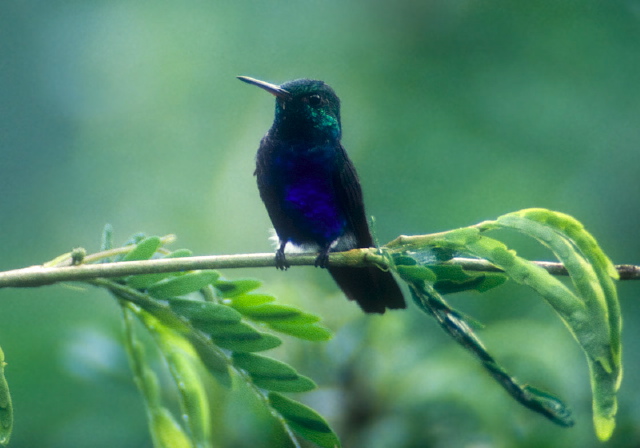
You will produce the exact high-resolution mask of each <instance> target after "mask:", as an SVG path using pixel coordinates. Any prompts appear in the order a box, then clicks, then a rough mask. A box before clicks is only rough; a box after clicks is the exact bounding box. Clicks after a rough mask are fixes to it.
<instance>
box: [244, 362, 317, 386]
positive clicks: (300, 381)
mask: <svg viewBox="0 0 640 448" xmlns="http://www.w3.org/2000/svg"><path fill="white" fill-rule="evenodd" d="M232 359H233V363H234V364H235V365H236V367H239V368H241V369H243V370H245V371H247V373H249V375H250V376H251V380H252V381H253V383H254V384H255V385H256V386H258V387H260V388H262V389H266V390H271V391H276V392H306V391H309V390H313V389H315V388H316V384H315V383H314V382H313V381H312V380H311V379H310V378H307V377H306V376H303V375H300V374H299V373H298V372H296V370H295V369H294V368H293V367H291V366H289V365H288V364H285V363H283V362H280V361H277V360H275V359H272V358H267V357H265V356H260V355H254V354H249V353H234V354H233V357H232Z"/></svg>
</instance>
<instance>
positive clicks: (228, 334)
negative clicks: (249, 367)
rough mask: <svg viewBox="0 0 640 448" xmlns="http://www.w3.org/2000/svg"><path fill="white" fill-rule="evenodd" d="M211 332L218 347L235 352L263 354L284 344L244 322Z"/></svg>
mask: <svg viewBox="0 0 640 448" xmlns="http://www.w3.org/2000/svg"><path fill="white" fill-rule="evenodd" d="M210 330H212V331H210V333H209V334H210V335H211V338H212V339H213V342H215V344H216V345H219V346H220V347H222V348H226V349H228V350H233V351H234V352H261V351H264V350H269V349H272V348H275V347H277V346H279V345H280V344H282V341H281V340H280V339H279V338H277V337H275V336H272V335H270V334H267V333H262V332H260V331H258V330H256V329H254V328H253V327H252V326H251V325H249V324H247V323H244V322H238V323H236V324H232V325H225V326H219V327H217V328H210Z"/></svg>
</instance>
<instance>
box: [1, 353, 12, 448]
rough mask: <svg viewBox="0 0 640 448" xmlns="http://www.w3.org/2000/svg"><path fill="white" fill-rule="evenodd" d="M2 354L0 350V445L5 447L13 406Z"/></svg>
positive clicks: (8, 437)
mask: <svg viewBox="0 0 640 448" xmlns="http://www.w3.org/2000/svg"><path fill="white" fill-rule="evenodd" d="M6 365H7V364H6V363H5V362H4V352H3V351H2V348H0V445H3V446H6V445H7V444H8V443H9V439H10V438H11V431H12V430H13V404H12V402H11V394H10V393H9V383H7V379H6V378H5V376H4V368H5V366H6Z"/></svg>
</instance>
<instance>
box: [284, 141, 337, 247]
mask: <svg viewBox="0 0 640 448" xmlns="http://www.w3.org/2000/svg"><path fill="white" fill-rule="evenodd" d="M272 168H273V171H272V172H273V173H274V175H275V176H277V179H274V180H275V181H276V182H275V183H276V184H279V188H278V189H279V190H280V194H279V196H280V198H281V201H282V209H283V211H285V213H286V214H287V217H288V218H289V219H290V220H291V222H292V224H293V226H294V227H295V229H296V231H295V232H294V233H293V234H292V235H291V236H290V237H291V241H292V242H293V243H296V244H308V243H316V244H319V245H321V246H322V245H326V244H328V243H330V242H332V241H334V240H336V239H337V238H339V237H340V236H341V235H342V234H343V233H344V230H345V226H346V220H345V217H344V213H343V211H342V209H341V206H340V204H339V201H338V198H337V194H336V191H335V186H334V184H333V178H334V171H335V169H336V168H335V149H334V148H333V147H332V146H330V145H327V146H315V147H305V146H294V145H292V146H291V147H289V148H286V149H285V150H284V151H280V153H279V154H278V155H277V156H276V157H274V159H273V167H272ZM276 230H277V229H276Z"/></svg>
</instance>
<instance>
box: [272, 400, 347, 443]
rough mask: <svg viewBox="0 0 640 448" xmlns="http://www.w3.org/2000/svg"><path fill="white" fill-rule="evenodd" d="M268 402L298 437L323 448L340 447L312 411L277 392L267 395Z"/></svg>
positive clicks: (337, 441)
mask: <svg viewBox="0 0 640 448" xmlns="http://www.w3.org/2000/svg"><path fill="white" fill-rule="evenodd" d="M269 402H270V403H271V406H272V407H273V408H274V409H275V410H276V411H277V412H278V413H280V415H282V417H283V418H284V419H285V420H286V422H287V424H288V425H289V426H290V427H291V429H293V430H294V431H295V432H296V433H297V434H298V435H300V436H302V437H304V438H305V439H307V440H309V441H311V442H313V443H315V444H316V445H319V446H321V447H323V448H333V447H339V446H340V440H339V439H338V436H337V435H336V434H335V433H334V432H333V430H332V429H331V428H330V427H329V424H328V423H327V422H326V420H325V419H324V418H322V416H321V415H320V414H318V413H317V412H316V411H314V410H313V409H311V408H309V407H307V406H305V405H303V404H301V403H298V402H296V401H293V400H291V399H290V398H287V397H285V396H283V395H281V394H279V393H277V392H270V393H269Z"/></svg>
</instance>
